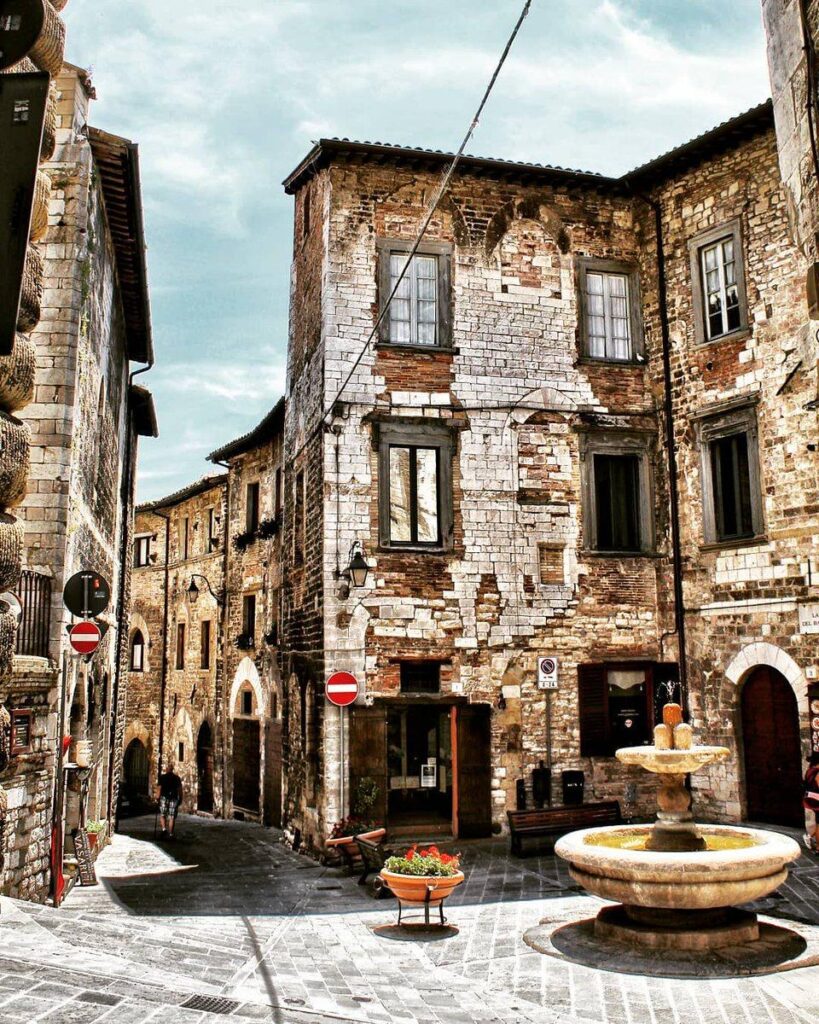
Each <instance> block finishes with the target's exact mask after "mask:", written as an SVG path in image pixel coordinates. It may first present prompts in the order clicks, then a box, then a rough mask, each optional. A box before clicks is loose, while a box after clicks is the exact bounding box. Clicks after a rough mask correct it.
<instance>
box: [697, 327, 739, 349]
mask: <svg viewBox="0 0 819 1024" xmlns="http://www.w3.org/2000/svg"><path fill="white" fill-rule="evenodd" d="M752 334H753V329H752V328H751V327H750V326H749V325H748V324H745V325H743V326H742V327H737V329H736V330H735V331H728V333H727V334H718V335H717V337H716V338H697V339H696V340H695V342H694V345H695V347H696V348H707V347H708V346H709V345H719V343H720V342H721V341H744V340H745V338H750V337H751V335H752Z"/></svg>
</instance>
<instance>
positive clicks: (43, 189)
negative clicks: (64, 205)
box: [29, 171, 51, 242]
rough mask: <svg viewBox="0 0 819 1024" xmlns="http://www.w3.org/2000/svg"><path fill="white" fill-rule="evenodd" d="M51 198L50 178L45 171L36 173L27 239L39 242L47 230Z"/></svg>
mask: <svg viewBox="0 0 819 1024" xmlns="http://www.w3.org/2000/svg"><path fill="white" fill-rule="evenodd" d="M50 198H51V178H49V176H48V175H47V174H46V173H45V171H37V180H36V182H35V184H34V202H33V204H32V207H31V231H30V233H29V238H30V239H31V241H32V242H39V241H40V240H41V239H42V238H43V237H44V236H45V233H46V231H47V230H48V200H49V199H50Z"/></svg>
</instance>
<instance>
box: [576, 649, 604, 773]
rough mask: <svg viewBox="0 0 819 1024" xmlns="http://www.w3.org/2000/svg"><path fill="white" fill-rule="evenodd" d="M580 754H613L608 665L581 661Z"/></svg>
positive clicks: (579, 676) (578, 680)
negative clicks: (611, 748) (607, 686)
mask: <svg viewBox="0 0 819 1024" xmlns="http://www.w3.org/2000/svg"><path fill="white" fill-rule="evenodd" d="M577 683H578V702H579V708H580V756H581V757H609V756H611V750H610V749H609V747H610V744H609V706H608V705H609V702H608V691H607V688H606V669H605V666H604V665H578V666H577Z"/></svg>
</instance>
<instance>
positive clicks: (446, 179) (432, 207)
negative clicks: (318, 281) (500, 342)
mask: <svg viewBox="0 0 819 1024" xmlns="http://www.w3.org/2000/svg"><path fill="white" fill-rule="evenodd" d="M531 6H532V0H526V2H525V3H524V5H523V10H522V11H521V13H520V17H519V18H518V20H517V22H516V24H515V27H514V28H513V29H512V34H511V35H510V36H509V39H508V40H507V42H506V46H504V48H503V53H501V55H500V58H499V60H498V63H497V64H496V65H495V70H494V71H493V72H492V77H491V78H490V79H489V84H488V85H487V87H486V89H485V91H484V94H483V96H482V97H481V102H480V103H479V104H478V109H477V110H476V111H475V115H474V117H473V118H472V120H471V121H470V124H469V128H468V129H467V131H466V135H464V137H463V141H462V142H461V144H460V146H459V147H458V151H457V152H456V153H455V156H454V157H453V158H452V162H451V163H450V165H449V167H448V168H447V170H446V172H445V174H444V175H443V177H442V179H441V183H440V185H439V186H438V189H437V191H436V192H435V193H434V195H433V198H432V201H431V202H430V204H429V207H428V209H427V212H426V214H425V215H424V217H423V220H422V221H421V227H420V228H419V230H418V234H417V235H416V237H415V241H414V242H413V244H412V248H411V249H410V250H409V252H408V253H407V257H406V259H405V260H404V265H403V266H402V267H401V272H400V273H399V275H398V277H397V278H396V280H395V284H393V286H392V290H391V291H390V293H389V295H388V296H387V298H386V300H385V302H384V304H383V306H382V307H381V312H380V313H379V314H378V318H377V319H376V321H375V323H374V324H373V327H372V330H371V331H370V333H369V334H368V335H367V338H366V340H365V341H364V344H363V345H362V346H361V350H360V351H359V353H358V355H357V356H356V358H355V359H354V360H353V365H352V366H351V367H350V369H349V371H348V373H347V376H346V377H345V378H344V380H343V381H342V383H341V385H340V387H339V389H338V391H337V392H336V394H335V396H334V398H333V399H332V401H331V402H329V403H328V404H327V405H326V406H325V408H324V411H323V412H322V414H321V419H320V420H319V422H318V424H317V425H316V427H315V428H314V429H313V430H312V431H311V432H310V434H309V435H308V437H307V438H306V439H305V441H304V443H303V444H302V445H301V447H300V448H299V449H298V451H297V452H296V453H295V455H294V456H293V457H292V459H290V463H291V464H292V463H293V462H294V461H295V460H296V459H297V458H298V457H299V455H300V454H301V453H302V452H303V451H304V449H305V448H306V447H307V445H308V444H309V443H310V441H311V440H312V439H313V438H314V437H315V436H316V434H317V433H318V432H319V431H320V430H321V429H322V427H323V426H324V424H325V421H326V419H327V416H328V415H329V414H330V413H331V412H332V410H333V409H334V408H335V405H336V402H338V401H339V399H340V398H341V396H342V395H343V394H344V392H345V390H346V388H347V385H348V384H349V383H350V381H351V380H352V378H353V374H354V373H355V372H356V370H357V369H358V367H359V364H360V363H361V360H362V359H363V358H364V356H365V355H366V353H367V350H368V349H369V347H370V344H371V343H372V340H373V338H374V337H375V336H376V334H377V333H378V330H379V328H380V327H381V324H382V322H383V320H384V317H385V316H386V315H387V313H388V312H389V309H390V305H391V304H392V300H393V299H394V298H395V295H396V293H397V291H398V289H399V288H400V286H401V282H402V281H403V280H404V277H405V275H406V273H407V271H408V270H409V267H410V265H411V263H412V260H413V257H414V256H415V254H416V253H417V252H418V247H419V246H420V244H421V242H422V241H423V239H424V235H425V234H426V231H427V228H428V227H429V225H430V222H431V221H432V218H433V216H434V214H435V211H436V210H437V209H438V206H439V205H440V202H441V200H442V199H443V197H444V195H445V194H446V191H447V189H448V188H449V183H450V181H451V180H452V175H453V174H454V173H455V169H456V167H457V166H458V164H459V163H460V160H461V157H462V156H463V155H464V150H465V149H466V147H467V145H468V144H469V140H470V139H471V138H472V136H473V134H474V132H475V129H476V128H477V127H478V122H479V121H480V118H481V114H482V113H483V109H484V107H485V106H486V103H487V101H488V99H489V96H490V94H491V92H492V90H493V89H494V87H495V82H497V80H498V75H500V73H501V69H502V68H503V65H504V64H505V63H506V58H507V57H508V56H509V51H510V50H511V49H512V44H513V43H514V41H515V39H516V37H517V34H518V32H519V31H520V27H521V25H522V24H523V22H524V20H525V19H526V15H527V14H528V13H529V8H530V7H531Z"/></svg>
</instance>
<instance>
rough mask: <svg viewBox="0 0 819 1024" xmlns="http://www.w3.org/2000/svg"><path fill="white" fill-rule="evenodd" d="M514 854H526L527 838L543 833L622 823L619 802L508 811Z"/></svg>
mask: <svg viewBox="0 0 819 1024" xmlns="http://www.w3.org/2000/svg"><path fill="white" fill-rule="evenodd" d="M506 817H507V818H508V820H509V834H510V838H511V840H512V853H514V854H515V855H516V856H518V857H521V856H523V849H522V843H523V840H524V839H529V838H538V837H540V836H552V837H554V838H557V836H562V835H565V833H566V832H573V831H574V830H575V829H578V828H593V827H595V826H597V825H619V824H620V822H621V821H622V818H621V817H620V804H619V803H618V802H617V801H616V800H603V801H601V802H600V803H594V804H574V805H571V806H566V807H539V808H536V809H534V810H531V811H507V812H506Z"/></svg>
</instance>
